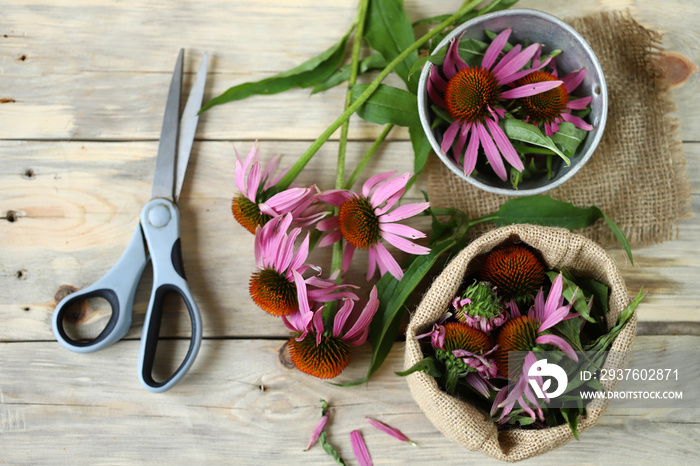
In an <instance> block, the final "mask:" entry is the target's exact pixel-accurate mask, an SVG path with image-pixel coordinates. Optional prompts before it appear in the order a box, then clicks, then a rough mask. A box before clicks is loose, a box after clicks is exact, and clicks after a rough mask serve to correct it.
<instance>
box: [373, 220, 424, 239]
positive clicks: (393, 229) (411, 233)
mask: <svg viewBox="0 0 700 466" xmlns="http://www.w3.org/2000/svg"><path fill="white" fill-rule="evenodd" d="M379 231H385V232H388V233H393V234H395V235H399V236H403V237H404V238H411V239H418V238H425V233H423V232H422V231H419V230H416V229H415V228H411V227H409V226H408V225H402V224H400V223H380V224H379Z"/></svg>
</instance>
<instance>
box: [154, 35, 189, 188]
mask: <svg viewBox="0 0 700 466" xmlns="http://www.w3.org/2000/svg"><path fill="white" fill-rule="evenodd" d="M183 56H184V50H183V49H180V53H179V54H178V56H177V62H176V63H175V70H174V71H173V78H172V80H171V82H170V90H169V91H168V101H167V103H166V104H165V116H164V117H163V128H162V129H161V133H160V144H159V145H158V158H157V159H156V171H155V174H154V175H153V188H152V189H151V198H156V197H163V198H166V199H170V200H173V191H174V187H175V155H176V154H177V140H178V129H179V126H180V94H181V93H182V62H183Z"/></svg>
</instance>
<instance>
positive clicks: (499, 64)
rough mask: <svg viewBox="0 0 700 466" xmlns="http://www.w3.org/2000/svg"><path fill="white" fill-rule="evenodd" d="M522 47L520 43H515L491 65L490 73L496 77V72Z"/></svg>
mask: <svg viewBox="0 0 700 466" xmlns="http://www.w3.org/2000/svg"><path fill="white" fill-rule="evenodd" d="M522 48H523V46H522V45H520V44H516V45H515V46H514V47H513V48H512V49H510V51H509V52H508V53H506V54H505V55H503V57H501V59H500V60H498V63H496V66H494V67H493V69H492V70H491V73H493V74H495V75H496V77H498V74H499V73H498V72H499V71H500V70H501V69H502V68H503V67H504V66H506V65H507V64H508V63H509V62H510V61H511V60H513V59H514V58H515V57H516V56H517V55H518V54H519V53H520V50H521V49H522ZM499 84H500V82H499Z"/></svg>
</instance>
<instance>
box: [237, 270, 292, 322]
mask: <svg viewBox="0 0 700 466" xmlns="http://www.w3.org/2000/svg"><path fill="white" fill-rule="evenodd" d="M249 290H250V296H251V297H252V298H253V301H254V302H255V304H257V305H258V306H259V307H260V308H262V309H263V310H264V311H265V312H267V313H269V314H272V315H273V316H288V315H290V314H292V313H294V312H296V311H297V310H298V309H299V304H298V301H297V289H296V286H294V283H292V282H290V281H289V280H287V277H285V276H284V275H282V274H281V273H279V272H277V271H276V270H272V269H261V270H258V271H257V272H255V273H254V274H253V276H252V277H251V278H250V286H249Z"/></svg>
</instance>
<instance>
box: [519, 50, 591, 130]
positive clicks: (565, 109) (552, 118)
mask: <svg viewBox="0 0 700 466" xmlns="http://www.w3.org/2000/svg"><path fill="white" fill-rule="evenodd" d="M553 63H554V60H552V62H551V63H550V68H551V72H547V71H544V70H539V71H535V72H534V73H531V74H529V75H527V76H525V77H523V78H521V79H519V80H518V81H517V82H516V85H527V84H530V83H535V82H544V81H557V80H559V77H558V72H557V69H556V66H555V65H554V64H553ZM535 64H537V65H539V57H538V56H537V55H535V57H534V59H533V65H535ZM585 77H586V69H585V68H581V69H580V70H578V71H574V72H572V73H569V74H567V75H566V76H564V77H563V78H561V81H562V84H560V85H559V86H557V87H555V88H554V89H550V90H548V91H546V92H542V93H540V94H536V95H532V96H526V97H522V98H520V99H518V104H519V105H520V113H521V114H522V115H523V116H524V117H525V120H526V121H528V122H529V123H532V124H534V125H539V124H542V125H543V126H544V134H546V135H547V136H552V135H553V134H554V133H556V132H557V131H559V123H561V122H562V121H567V122H569V123H571V124H573V125H574V126H576V127H577V128H581V129H584V130H586V131H590V130H592V129H593V126H591V125H590V124H588V123H586V121H584V120H583V119H582V118H580V117H577V116H575V115H572V114H571V110H583V109H585V108H586V107H587V106H588V104H589V103H590V102H591V100H592V96H588V97H582V98H579V99H571V93H572V92H573V91H574V90H575V89H576V88H577V87H578V86H579V85H580V84H581V83H582V82H583V79H584V78H585Z"/></svg>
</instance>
